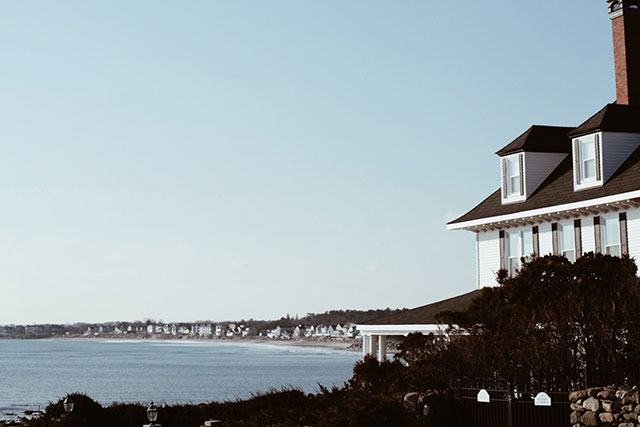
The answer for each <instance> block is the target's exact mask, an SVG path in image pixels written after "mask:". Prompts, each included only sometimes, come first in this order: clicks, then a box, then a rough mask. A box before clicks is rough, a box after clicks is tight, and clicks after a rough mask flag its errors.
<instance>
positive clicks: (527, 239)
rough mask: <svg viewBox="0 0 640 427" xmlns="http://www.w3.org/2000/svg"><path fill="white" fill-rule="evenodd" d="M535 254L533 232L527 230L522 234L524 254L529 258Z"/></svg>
mask: <svg viewBox="0 0 640 427" xmlns="http://www.w3.org/2000/svg"><path fill="white" fill-rule="evenodd" d="M532 253H533V232H532V231H531V230H525V231H523V232H522V254H523V255H524V256H529V255H531V254H532Z"/></svg>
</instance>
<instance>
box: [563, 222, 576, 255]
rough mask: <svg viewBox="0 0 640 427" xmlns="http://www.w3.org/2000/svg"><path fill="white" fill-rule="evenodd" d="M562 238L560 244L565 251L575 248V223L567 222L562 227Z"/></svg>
mask: <svg viewBox="0 0 640 427" xmlns="http://www.w3.org/2000/svg"><path fill="white" fill-rule="evenodd" d="M560 230H561V234H562V239H561V240H560V244H561V245H562V250H563V251H572V250H574V249H575V235H574V232H573V224H572V223H570V224H566V225H563V226H561V227H560Z"/></svg>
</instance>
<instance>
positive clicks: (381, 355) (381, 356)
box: [378, 335, 387, 362]
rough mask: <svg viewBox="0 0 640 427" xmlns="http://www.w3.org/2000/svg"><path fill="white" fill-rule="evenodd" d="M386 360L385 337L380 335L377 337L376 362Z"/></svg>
mask: <svg viewBox="0 0 640 427" xmlns="http://www.w3.org/2000/svg"><path fill="white" fill-rule="evenodd" d="M385 360H387V337H386V335H380V336H379V337H378V362H384V361H385Z"/></svg>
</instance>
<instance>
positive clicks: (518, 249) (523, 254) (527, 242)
mask: <svg viewBox="0 0 640 427" xmlns="http://www.w3.org/2000/svg"><path fill="white" fill-rule="evenodd" d="M507 239H508V240H507V245H508V250H507V259H506V261H507V262H506V266H507V270H509V276H512V277H513V276H515V274H516V272H517V271H518V270H519V269H520V267H521V266H522V258H525V259H530V258H531V256H532V255H533V253H534V251H533V232H532V230H516V231H510V232H509V233H508V234H507Z"/></svg>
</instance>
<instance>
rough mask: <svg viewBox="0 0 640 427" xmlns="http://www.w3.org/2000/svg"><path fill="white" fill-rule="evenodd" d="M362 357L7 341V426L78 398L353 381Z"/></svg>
mask: <svg viewBox="0 0 640 427" xmlns="http://www.w3.org/2000/svg"><path fill="white" fill-rule="evenodd" d="M358 358H359V353H357V352H349V351H344V350H334V349H330V348H322V347H298V346H285V345H269V344H263V343H249V342H228V341H227V342H220V341H195V342H186V341H160V340H158V341H152V340H139V341H134V340H131V341H129V340H122V341H115V340H93V339H69V340H66V339H63V340H0V420H1V419H4V418H13V417H15V416H20V415H22V414H23V413H24V411H25V410H38V409H44V408H45V407H46V405H47V404H48V403H49V402H50V401H56V400H57V399H60V398H61V397H63V396H64V395H66V394H68V393H72V392H81V393H86V394H87V395H89V396H90V397H92V398H93V399H95V400H97V401H99V402H100V403H103V404H108V403H111V402H114V401H117V402H150V401H153V402H155V403H168V404H171V403H199V402H208V401H214V400H215V401H220V400H232V399H236V398H245V397H249V396H250V395H251V393H255V392H263V391H268V390H270V389H272V388H281V387H296V388H299V389H302V390H304V391H307V392H314V391H317V390H318V384H322V385H323V386H327V387H330V386H332V385H340V384H342V383H343V382H344V381H346V380H347V379H349V378H350V377H351V372H352V369H353V365H354V363H355V362H356V361H357V360H358Z"/></svg>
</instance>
